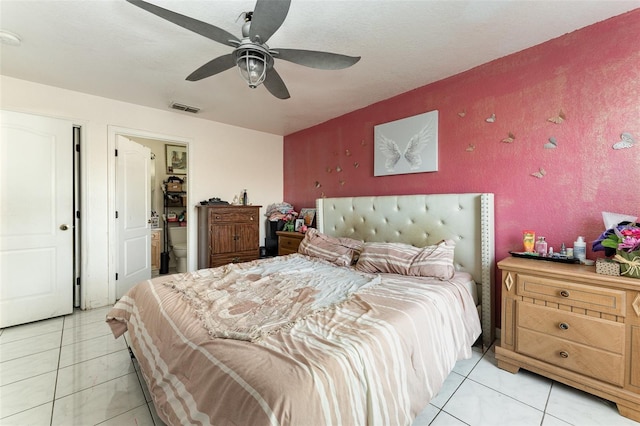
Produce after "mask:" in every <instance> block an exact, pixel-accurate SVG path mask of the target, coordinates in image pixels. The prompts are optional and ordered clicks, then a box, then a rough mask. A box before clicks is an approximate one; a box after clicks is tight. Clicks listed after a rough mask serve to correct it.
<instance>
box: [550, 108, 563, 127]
mask: <svg viewBox="0 0 640 426" xmlns="http://www.w3.org/2000/svg"><path fill="white" fill-rule="evenodd" d="M566 118H567V117H566V115H565V114H564V111H562V110H560V112H559V113H558V115H556V116H554V117H550V118H547V121H550V122H552V123H555V124H560V123H562V122H563V121H564V120H566Z"/></svg>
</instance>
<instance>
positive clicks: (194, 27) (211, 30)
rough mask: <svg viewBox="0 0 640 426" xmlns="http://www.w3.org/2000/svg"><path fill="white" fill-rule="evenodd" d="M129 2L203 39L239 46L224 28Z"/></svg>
mask: <svg viewBox="0 0 640 426" xmlns="http://www.w3.org/2000/svg"><path fill="white" fill-rule="evenodd" d="M127 1H128V2H129V3H131V4H132V5H134V6H138V7H139V8H140V9H143V10H146V11H147V12H150V13H153V14H154V15H156V16H159V17H161V18H163V19H166V20H167V21H169V22H173V23H174V24H176V25H179V26H181V27H182V28H186V29H188V30H190V31H193V32H194V33H197V34H200V35H201V36H203V37H206V38H208V39H211V40H213V41H217V42H218V43H222V44H225V45H227V46H232V47H235V46H237V43H235V44H234V43H233V42H231V41H230V40H233V41H235V42H239V41H240V40H239V39H238V37H236V36H234V35H233V34H231V33H230V32H227V31H225V30H223V29H222V28H218V27H216V26H215V25H211V24H207V23H206V22H202V21H198V20H197V19H193V18H190V17H188V16H185V15H181V14H179V13H176V12H172V11H170V10H167V9H164V8H162V7H159V6H156V5H153V4H151V3H147V2H146V1H142V0H127Z"/></svg>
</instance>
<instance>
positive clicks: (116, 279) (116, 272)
mask: <svg viewBox="0 0 640 426" xmlns="http://www.w3.org/2000/svg"><path fill="white" fill-rule="evenodd" d="M116 281H118V273H117V272H116Z"/></svg>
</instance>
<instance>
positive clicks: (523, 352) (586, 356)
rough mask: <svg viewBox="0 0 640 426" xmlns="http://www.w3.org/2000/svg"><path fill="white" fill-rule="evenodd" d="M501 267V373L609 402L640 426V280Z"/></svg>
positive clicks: (554, 267) (535, 265) (558, 267)
mask: <svg viewBox="0 0 640 426" xmlns="http://www.w3.org/2000/svg"><path fill="white" fill-rule="evenodd" d="M498 267H499V268H500V269H501V271H502V324H501V340H500V346H497V347H496V359H497V360H498V367H500V368H502V369H504V370H507V371H510V372H512V373H517V372H518V370H519V369H520V368H524V369H525V370H529V371H532V372H534V373H537V374H540V375H543V376H546V377H548V378H551V379H554V380H557V381H559V382H562V383H565V384H567V385H569V386H573V387H575V388H577V389H581V390H583V391H585V392H589V393H591V394H594V395H597V396H599V397H601V398H604V399H608V400H610V401H613V402H615V403H616V404H617V406H618V411H619V412H620V414H622V415H623V416H625V417H629V418H631V419H633V420H635V421H640V280H639V279H633V278H627V277H620V276H611V275H602V274H597V273H596V272H595V267H594V266H583V265H577V264H565V263H556V262H548V261H541V260H532V259H522V258H515V257H510V258H506V259H504V260H502V261H500V262H498Z"/></svg>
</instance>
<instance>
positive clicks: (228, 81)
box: [0, 0, 640, 135]
mask: <svg viewBox="0 0 640 426" xmlns="http://www.w3.org/2000/svg"><path fill="white" fill-rule="evenodd" d="M150 1H151V2H152V3H154V4H156V5H158V6H162V7H164V8H167V9H170V10H173V11H175V12H178V13H181V14H184V15H188V16H190V17H194V18H196V19H199V20H202V21H205V22H208V23H211V24H213V25H216V26H218V27H221V28H223V29H225V30H227V31H229V32H231V33H233V34H235V35H237V36H238V38H240V37H241V26H242V20H241V19H238V17H239V15H240V13H241V12H243V11H249V10H253V8H254V5H255V1H254V0H248V1H245V0H235V1H218V0H192V1H175V0H174V1H168V0H150ZM638 7H640V0H633V1H631V0H626V1H617V0H599V1H579V0H547V1H541V0H538V1H519V0H502V1H495V0H492V1H478V0H471V1H465V0H448V1H435V0H421V1H398V0H368V1H351V0H341V1H326V0H322V1H318V0H292V2H291V8H290V10H289V14H288V16H287V18H286V20H285V22H284V24H283V25H282V27H281V28H280V29H279V30H278V31H277V32H276V33H275V34H274V36H273V37H271V39H270V40H269V41H268V44H269V46H270V47H272V48H296V49H307V50H322V51H330V52H334V53H341V54H345V55H349V56H361V57H362V59H361V60H360V62H358V63H357V64H356V65H354V66H353V67H351V68H347V69H344V70H339V71H322V70H315V69H311V68H306V67H303V66H300V65H295V64H292V63H289V62H285V61H281V60H277V59H276V63H275V68H276V69H277V70H278V73H279V74H280V76H281V77H282V79H283V80H284V82H285V83H286V85H287V87H288V89H289V92H290V94H291V98H290V99H288V100H279V99H276V98H275V97H273V96H271V94H269V92H268V91H267V90H266V89H265V88H264V87H258V88H257V89H254V90H252V89H250V88H249V87H247V86H246V84H245V83H244V82H243V80H242V79H241V77H240V76H239V73H238V71H237V70H236V69H231V70H228V71H225V72H223V73H221V74H218V75H215V76H212V77H209V78H207V79H204V80H201V81H198V82H188V81H186V80H185V77H186V76H187V75H189V74H190V73H191V72H192V71H194V70H195V69H196V68H198V67H200V66H201V65H203V64H204V63H206V62H208V61H209V60H211V59H213V58H216V57H218V56H220V55H224V54H227V53H230V52H231V50H232V48H231V47H229V46H225V45H222V44H219V43H216V42H214V41H211V40H209V39H207V38H204V37H202V36H200V35H198V34H195V33H192V32H190V31H188V30H185V29H182V28H180V27H178V26H176V25H175V24H172V23H170V22H168V21H165V20H163V19H161V18H159V17H157V16H155V15H152V14H150V13H148V12H145V11H144V10H142V9H140V8H138V7H135V6H133V5H131V4H129V3H127V2H125V1H124V0H71V1H59V0H58V1H56V0H0V29H1V30H5V31H10V32H12V33H15V34H17V35H19V36H20V38H21V39H22V44H21V46H19V47H14V46H8V45H0V48H1V52H0V53H1V55H0V60H1V62H0V73H1V74H4V75H7V76H11V77H15V78H19V79H24V80H29V81H34V82H38V83H43V84H47V85H52V86H57V87H62V88H66V89H70V90H75V91H80V92H85V93H90V94H93V95H98V96H103V97H107V98H112V99H118V100H122V101H126V102H131V103H136V104H140V105H146V106H149V107H153V108H159V109H167V108H168V106H169V104H170V103H171V102H172V101H175V102H179V103H183V104H188V105H192V106H195V107H198V108H201V111H200V113H199V114H198V117H200V118H203V119H206V120H214V121H218V122H222V123H228V124H232V125H235V126H241V127H246V128H250V129H256V130H260V131H264V132H269V133H274V134H278V135H287V134H290V133H292V132H295V131H298V130H301V129H305V128H307V127H310V126H313V125H315V124H319V123H322V122H324V121H327V120H329V119H331V118H334V117H337V116H340V115H342V114H344V113H347V112H350V111H353V110H356V109H359V108H362V107H365V106H367V105H370V104H372V103H375V102H377V101H381V100H384V99H387V98H389V97H392V96H394V95H397V94H400V93H403V92H406V91H409V90H411V89H414V88H416V87H420V86H424V85H426V84H429V83H431V82H434V81H437V80H440V79H443V78H445V77H448V76H451V75H454V74H457V73H459V72H462V71H465V70H468V69H471V68H473V67H475V66H477V65H480V64H483V63H486V62H489V61H491V60H493V59H496V58H500V57H503V56H506V55H508V54H510V53H513V52H517V51H520V50H523V49H525V48H527V47H530V46H533V45H536V44H539V43H542V42H544V41H546V40H550V39H552V38H556V37H558V36H561V35H563V34H566V33H568V32H571V31H574V30H576V29H578V28H582V27H585V26H587V25H590V24H593V23H595V22H599V21H602V20H605V19H607V18H610V17H612V16H616V15H619V14H622V13H624V12H627V11H629V10H632V9H635V8H638ZM181 114H188V113H183V112H181Z"/></svg>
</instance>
